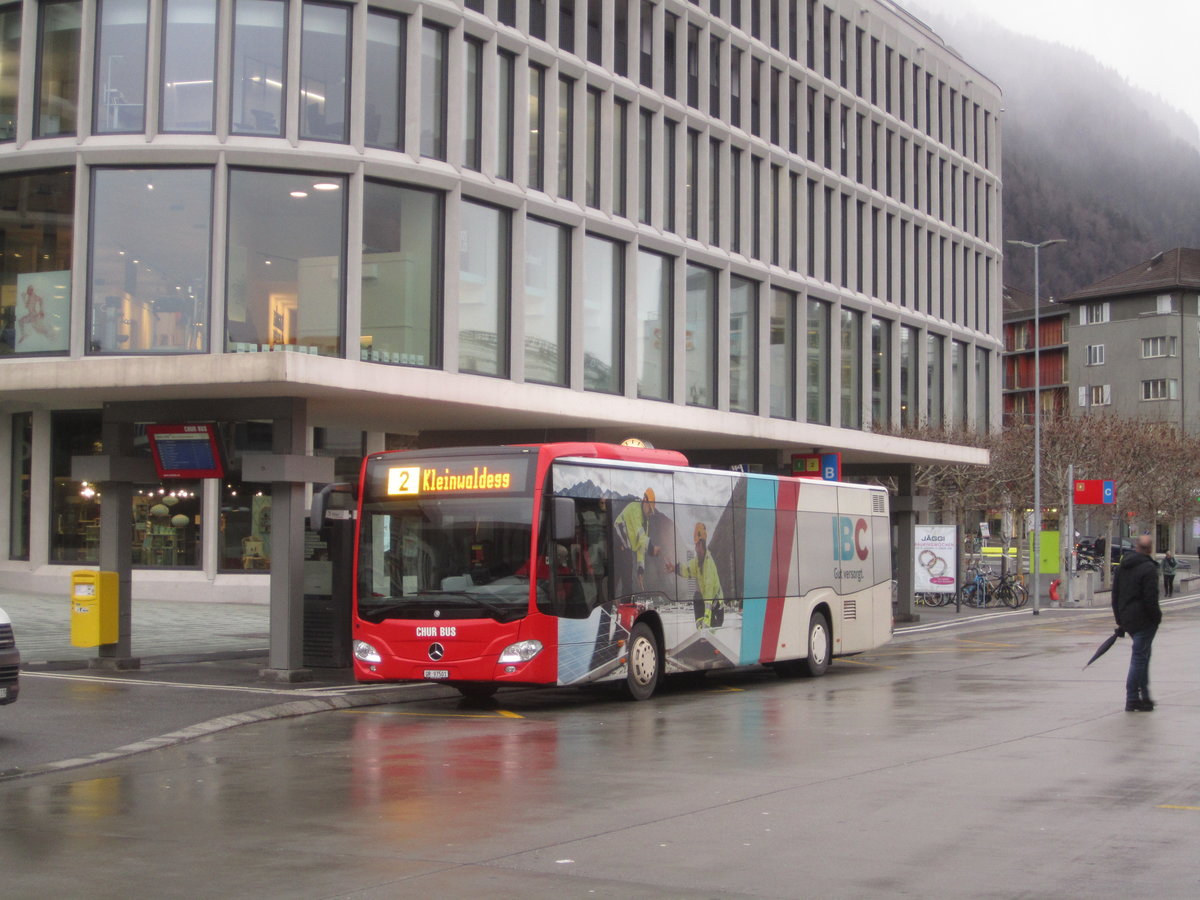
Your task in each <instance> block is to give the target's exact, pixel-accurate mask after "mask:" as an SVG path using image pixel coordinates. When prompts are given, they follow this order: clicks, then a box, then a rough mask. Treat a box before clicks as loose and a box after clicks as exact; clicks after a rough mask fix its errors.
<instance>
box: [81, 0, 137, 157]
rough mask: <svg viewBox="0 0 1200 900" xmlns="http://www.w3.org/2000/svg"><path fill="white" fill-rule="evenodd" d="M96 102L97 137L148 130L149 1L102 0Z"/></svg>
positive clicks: (97, 29) (97, 37) (97, 47)
mask: <svg viewBox="0 0 1200 900" xmlns="http://www.w3.org/2000/svg"><path fill="white" fill-rule="evenodd" d="M96 15H97V23H96V75H95V91H96V98H95V103H94V113H93V114H94V116H95V122H94V125H93V130H94V131H95V132H96V133H97V134H106V133H108V134H116V133H133V132H138V131H144V130H145V128H146V15H147V4H146V0H100V3H99V5H98V7H97V13H96Z"/></svg>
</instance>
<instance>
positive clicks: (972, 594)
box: [958, 564, 994, 609]
mask: <svg viewBox="0 0 1200 900" xmlns="http://www.w3.org/2000/svg"><path fill="white" fill-rule="evenodd" d="M966 575H967V576H968V577H969V578H970V581H967V582H964V583H963V585H962V587H960V588H959V589H958V595H959V601H960V602H961V603H962V605H963V606H971V607H974V608H975V609H982V608H983V607H985V606H989V605H990V604H991V603H992V602H994V600H993V598H992V570H991V569H990V568H989V567H987V566H981V565H977V564H976V565H970V566H967V569H966Z"/></svg>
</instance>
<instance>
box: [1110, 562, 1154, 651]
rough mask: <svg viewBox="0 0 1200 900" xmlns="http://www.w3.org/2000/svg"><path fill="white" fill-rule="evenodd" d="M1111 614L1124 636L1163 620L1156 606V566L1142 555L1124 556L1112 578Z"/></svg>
mask: <svg viewBox="0 0 1200 900" xmlns="http://www.w3.org/2000/svg"><path fill="white" fill-rule="evenodd" d="M1112 608H1113V615H1114V616H1116V619H1117V624H1118V625H1119V626H1120V627H1121V628H1124V629H1125V632H1126V633H1127V634H1136V633H1137V632H1139V631H1141V630H1143V629H1144V628H1146V627H1147V626H1150V625H1157V624H1158V623H1159V622H1161V621H1162V610H1161V609H1160V608H1159V605H1158V563H1156V562H1155V561H1154V560H1152V559H1151V558H1150V557H1149V556H1147V555H1146V554H1144V553H1137V552H1133V551H1131V552H1129V553H1126V554H1125V557H1124V559H1122V560H1121V564H1120V565H1119V566H1118V567H1117V574H1116V575H1115V576H1114V577H1113V591H1112Z"/></svg>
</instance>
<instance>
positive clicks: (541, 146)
mask: <svg viewBox="0 0 1200 900" xmlns="http://www.w3.org/2000/svg"><path fill="white" fill-rule="evenodd" d="M545 96H546V70H545V68H543V67H542V66H538V65H533V64H530V66H529V173H528V179H529V187H531V188H533V189H534V190H536V191H540V190H542V189H543V188H544V187H545V184H546V183H545V172H544V161H545V150H546V115H545V107H544V106H543V102H542V101H543V100H544V98H545Z"/></svg>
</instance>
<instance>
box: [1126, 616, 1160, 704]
mask: <svg viewBox="0 0 1200 900" xmlns="http://www.w3.org/2000/svg"><path fill="white" fill-rule="evenodd" d="M1157 631H1158V626H1157V625H1147V626H1146V627H1145V628H1143V629H1142V630H1141V631H1138V632H1136V633H1134V634H1131V635H1130V637H1131V638H1133V652H1132V653H1131V654H1130V656H1129V674H1128V675H1127V676H1126V678H1125V700H1126V702H1129V703H1132V702H1135V701H1137V700H1149V699H1150V646H1151V645H1152V644H1153V643H1154V635H1155V633H1156V632H1157Z"/></svg>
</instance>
